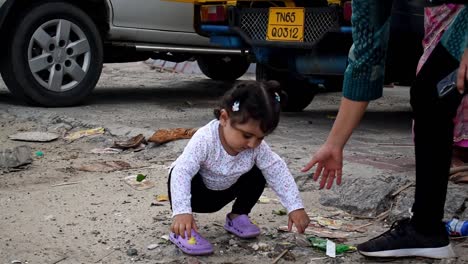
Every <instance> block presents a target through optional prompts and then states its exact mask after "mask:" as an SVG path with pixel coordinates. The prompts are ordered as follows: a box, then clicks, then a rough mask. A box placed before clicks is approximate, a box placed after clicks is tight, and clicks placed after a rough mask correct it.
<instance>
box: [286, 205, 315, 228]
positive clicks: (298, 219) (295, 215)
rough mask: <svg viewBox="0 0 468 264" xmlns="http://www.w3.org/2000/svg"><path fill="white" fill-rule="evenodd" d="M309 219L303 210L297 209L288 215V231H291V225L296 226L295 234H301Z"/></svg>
mask: <svg viewBox="0 0 468 264" xmlns="http://www.w3.org/2000/svg"><path fill="white" fill-rule="evenodd" d="M309 223H310V218H309V216H308V215H307V214H306V212H305V210H304V209H297V210H294V211H292V212H290V213H289V221H288V231H291V229H292V226H293V224H294V225H295V226H296V229H297V232H299V233H300V234H303V233H304V231H305V230H306V228H307V226H309Z"/></svg>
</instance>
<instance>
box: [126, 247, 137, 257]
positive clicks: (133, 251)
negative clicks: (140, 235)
mask: <svg viewBox="0 0 468 264" xmlns="http://www.w3.org/2000/svg"><path fill="white" fill-rule="evenodd" d="M136 255H138V250H136V249H134V248H129V249H128V250H127V256H136Z"/></svg>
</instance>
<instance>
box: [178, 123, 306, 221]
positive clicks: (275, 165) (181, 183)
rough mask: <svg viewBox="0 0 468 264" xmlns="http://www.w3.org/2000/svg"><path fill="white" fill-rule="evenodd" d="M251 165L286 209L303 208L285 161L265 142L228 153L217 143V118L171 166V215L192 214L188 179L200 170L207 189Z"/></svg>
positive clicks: (219, 187)
mask: <svg viewBox="0 0 468 264" xmlns="http://www.w3.org/2000/svg"><path fill="white" fill-rule="evenodd" d="M254 165H256V166H257V167H258V168H259V169H260V170H261V171H262V173H263V175H264V177H265V180H266V181H267V183H268V185H269V186H270V187H271V188H272V189H273V191H275V193H276V194H277V195H278V197H279V199H280V201H281V203H282V204H283V206H284V207H286V209H287V210H288V212H291V211H294V210H297V209H301V208H304V206H303V205H302V200H301V198H300V195H299V190H298V188H297V185H296V183H295V182H294V178H293V177H292V175H291V173H290V172H289V170H288V168H287V166H286V163H285V162H284V161H283V160H282V159H281V158H280V157H279V156H278V155H277V154H276V153H274V152H273V151H272V150H271V149H270V147H269V146H268V144H267V143H266V142H265V141H262V143H261V144H260V145H259V146H258V147H257V148H255V149H248V150H245V151H242V152H240V153H239V154H237V155H236V156H231V155H229V154H228V153H227V152H226V151H225V150H224V148H223V146H222V144H221V140H220V138H219V121H218V120H213V121H211V122H210V123H208V124H207V125H205V126H204V127H202V128H200V129H199V130H198V131H197V132H196V133H195V135H194V136H193V137H192V139H191V140H190V141H189V143H188V144H187V146H186V147H185V149H184V151H183V153H182V154H181V155H180V156H179V157H178V158H177V160H176V161H174V163H173V164H172V165H171V169H172V168H173V170H172V176H171V195H172V201H171V202H172V214H173V216H174V215H178V214H184V213H192V208H191V202H190V201H191V194H190V193H191V189H190V188H191V181H192V178H193V177H194V176H195V175H196V174H197V173H200V175H201V176H202V178H203V182H204V183H205V185H206V187H207V188H208V189H211V190H225V189H228V188H229V187H231V186H232V185H233V184H234V183H236V182H237V180H238V179H239V178H240V176H242V175H243V174H245V173H247V172H248V171H250V170H251V169H252V168H253V166H254Z"/></svg>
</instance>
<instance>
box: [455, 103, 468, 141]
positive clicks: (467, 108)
mask: <svg viewBox="0 0 468 264" xmlns="http://www.w3.org/2000/svg"><path fill="white" fill-rule="evenodd" d="M453 121H454V123H455V126H454V128H453V141H454V144H455V145H457V146H460V147H465V148H466V147H468V96H467V95H465V96H463V99H462V101H461V103H460V105H459V106H458V110H457V115H456V116H455V119H454V120H453Z"/></svg>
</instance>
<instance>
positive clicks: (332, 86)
mask: <svg viewBox="0 0 468 264" xmlns="http://www.w3.org/2000/svg"><path fill="white" fill-rule="evenodd" d="M343 80H344V76H343V75H338V76H333V77H327V78H326V79H325V84H324V85H325V91H327V92H341V91H343Z"/></svg>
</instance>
